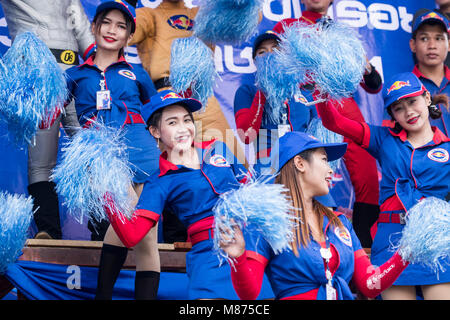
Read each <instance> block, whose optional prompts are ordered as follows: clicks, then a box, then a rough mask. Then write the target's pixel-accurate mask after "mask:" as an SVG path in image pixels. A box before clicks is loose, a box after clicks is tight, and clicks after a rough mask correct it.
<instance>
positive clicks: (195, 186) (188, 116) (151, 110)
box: [108, 90, 271, 299]
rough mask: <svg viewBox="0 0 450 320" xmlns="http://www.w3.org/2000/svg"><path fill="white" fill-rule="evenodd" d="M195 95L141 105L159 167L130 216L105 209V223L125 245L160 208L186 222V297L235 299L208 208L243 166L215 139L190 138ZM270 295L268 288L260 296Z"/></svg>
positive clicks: (163, 95) (238, 178)
mask: <svg viewBox="0 0 450 320" xmlns="http://www.w3.org/2000/svg"><path fill="white" fill-rule="evenodd" d="M201 106H202V105H201V103H200V102H199V101H197V100H195V99H191V98H183V97H181V96H180V95H179V94H177V93H175V92H174V91H172V90H163V91H160V92H159V93H158V94H157V95H155V96H153V97H152V98H151V101H150V102H149V103H148V104H146V105H144V106H143V109H142V114H143V116H144V119H145V120H146V123H147V125H148V127H149V130H150V133H151V134H152V135H153V137H154V138H155V139H156V140H157V141H158V143H159V146H160V148H161V150H163V153H162V154H161V156H160V159H159V170H157V171H156V172H155V173H154V174H153V175H152V176H150V177H149V178H148V179H147V181H146V182H145V185H144V188H143V191H142V194H141V196H140V198H139V202H138V204H137V206H136V210H135V212H134V214H133V218H132V219H130V220H127V221H125V223H123V222H122V221H120V220H119V218H118V215H117V214H115V212H114V211H113V212H110V211H108V216H109V219H110V221H111V225H112V226H113V228H114V230H115V231H116V233H117V235H118V236H119V237H120V239H121V241H122V242H123V243H124V244H125V245H126V246H127V247H133V246H135V245H136V244H137V243H139V242H140V241H141V240H142V239H143V238H144V237H145V235H146V234H147V233H148V232H149V231H150V230H151V229H152V228H153V227H154V226H155V224H156V223H157V221H158V220H159V217H160V216H161V214H162V212H163V209H164V208H165V207H167V208H170V210H171V211H172V212H174V214H176V215H177V217H178V218H179V219H180V221H181V222H182V223H183V224H184V225H185V226H186V228H187V231H188V236H189V239H190V240H191V242H192V249H191V250H190V251H189V252H188V253H187V254H186V272H187V275H188V277H189V286H188V296H189V299H238V296H237V295H236V293H235V291H234V289H233V286H232V282H231V278H230V267H229V265H228V264H222V265H220V261H219V259H218V257H217V255H216V254H214V253H213V251H212V250H213V237H214V234H213V221H214V213H213V211H212V209H213V207H214V206H215V204H216V202H217V201H218V200H219V196H220V195H221V194H222V193H224V192H227V191H229V190H233V189H236V188H238V187H239V183H240V182H241V183H243V182H245V180H246V177H247V176H246V173H247V170H246V169H245V167H244V166H243V165H241V164H240V163H239V162H238V161H237V159H236V157H235V156H234V155H233V153H232V152H231V151H230V150H229V149H228V148H227V147H226V145H225V144H224V143H222V142H220V141H218V140H211V141H205V142H202V143H196V142H194V137H195V133H196V129H195V126H194V121H193V115H192V113H193V112H195V111H197V110H199V109H200V108H201ZM268 297H271V292H270V289H268V291H264V293H263V294H262V298H268Z"/></svg>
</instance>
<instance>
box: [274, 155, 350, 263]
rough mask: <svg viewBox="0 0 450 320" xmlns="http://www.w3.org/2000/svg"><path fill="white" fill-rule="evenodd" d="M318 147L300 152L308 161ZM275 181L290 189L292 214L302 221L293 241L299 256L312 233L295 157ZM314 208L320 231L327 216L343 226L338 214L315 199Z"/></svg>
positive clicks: (295, 251) (294, 249)
mask: <svg viewBox="0 0 450 320" xmlns="http://www.w3.org/2000/svg"><path fill="white" fill-rule="evenodd" d="M316 150H317V149H309V150H306V151H303V152H301V153H300V154H298V155H299V156H300V157H302V158H303V159H305V160H306V161H308V162H309V161H311V155H312V154H313V153H314V152H315V151H316ZM275 183H278V184H282V185H284V186H285V187H286V188H287V189H288V190H289V191H288V192H287V196H288V197H289V198H290V199H291V201H292V206H293V207H294V208H295V209H293V210H292V212H291V215H292V216H294V217H296V218H297V219H299V220H300V221H301V222H298V223H296V225H295V229H294V230H293V233H294V241H293V242H292V244H291V246H292V251H293V252H294V254H295V255H296V256H298V248H299V247H300V246H306V245H308V244H309V242H310V239H311V235H310V230H309V227H308V224H307V223H306V214H305V204H304V202H305V200H304V198H303V191H302V190H303V187H302V185H301V184H300V181H299V179H298V178H297V169H296V167H295V163H294V158H292V159H291V160H289V161H288V162H287V163H286V164H285V165H284V166H283V168H281V170H280V173H279V174H278V175H277V177H276V178H275ZM313 210H314V212H315V213H316V214H318V215H319V229H320V232H322V230H323V217H324V216H326V217H328V219H329V220H330V223H331V225H334V226H338V227H343V224H342V222H341V220H339V218H338V217H337V216H336V214H335V213H334V212H333V211H332V210H331V209H329V208H328V207H326V206H324V205H323V204H321V203H320V202H319V201H317V200H313Z"/></svg>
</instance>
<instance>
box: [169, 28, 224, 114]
mask: <svg viewBox="0 0 450 320" xmlns="http://www.w3.org/2000/svg"><path fill="white" fill-rule="evenodd" d="M217 75H218V74H217V71H216V69H215V65H214V57H213V52H212V50H211V49H210V48H208V47H207V46H206V45H205V44H204V43H203V42H202V41H201V40H199V39H198V38H196V37H189V38H178V39H175V40H174V41H173V42H172V49H171V62H170V83H171V85H172V87H173V89H174V90H175V91H177V92H184V91H186V90H187V89H191V91H192V98H194V99H197V100H199V101H200V102H201V103H202V104H203V106H206V103H207V101H208V98H209V97H211V96H212V95H213V94H214V86H215V83H216V77H217Z"/></svg>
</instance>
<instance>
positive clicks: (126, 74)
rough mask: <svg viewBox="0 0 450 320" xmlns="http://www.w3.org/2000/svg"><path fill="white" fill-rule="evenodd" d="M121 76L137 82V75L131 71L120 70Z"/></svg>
mask: <svg viewBox="0 0 450 320" xmlns="http://www.w3.org/2000/svg"><path fill="white" fill-rule="evenodd" d="M119 74H120V75H121V76H124V77H125V78H128V79H131V80H136V75H135V74H134V73H133V72H131V71H130V70H120V71H119Z"/></svg>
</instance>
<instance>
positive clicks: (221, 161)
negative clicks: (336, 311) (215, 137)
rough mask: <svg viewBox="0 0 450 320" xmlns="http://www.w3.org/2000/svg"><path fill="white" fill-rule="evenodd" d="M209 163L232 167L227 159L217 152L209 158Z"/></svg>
mask: <svg viewBox="0 0 450 320" xmlns="http://www.w3.org/2000/svg"><path fill="white" fill-rule="evenodd" d="M209 163H210V164H212V165H213V166H215V167H230V164H229V163H228V161H227V159H225V157H224V156H222V155H220V154H215V155H213V156H212V157H211V158H210V159H209Z"/></svg>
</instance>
